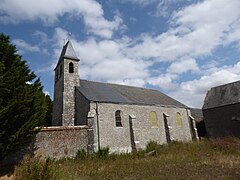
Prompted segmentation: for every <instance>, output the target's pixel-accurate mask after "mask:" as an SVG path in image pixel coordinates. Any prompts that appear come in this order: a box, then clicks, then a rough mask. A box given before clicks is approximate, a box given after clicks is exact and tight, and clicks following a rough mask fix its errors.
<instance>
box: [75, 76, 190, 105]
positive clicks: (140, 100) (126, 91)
mask: <svg viewBox="0 0 240 180" xmlns="http://www.w3.org/2000/svg"><path fill="white" fill-rule="evenodd" d="M77 90H79V91H80V92H81V93H82V94H83V95H84V96H85V97H86V98H87V99H88V100H90V101H94V102H112V103H126V104H139V105H163V106H172V107H184V108H186V107H187V106H185V105H184V104H182V103H180V102H178V101H177V100H175V99H173V98H171V97H169V96H167V95H166V94H163V93H161V92H159V91H157V90H153V89H146V88H139V87H132V86H124V85H117V84H109V83H100V82H93V81H87V80H80V86H79V87H77Z"/></svg>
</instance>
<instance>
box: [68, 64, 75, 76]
mask: <svg viewBox="0 0 240 180" xmlns="http://www.w3.org/2000/svg"><path fill="white" fill-rule="evenodd" d="M68 72H69V73H71V74H72V73H74V64H73V62H70V63H69V64H68Z"/></svg>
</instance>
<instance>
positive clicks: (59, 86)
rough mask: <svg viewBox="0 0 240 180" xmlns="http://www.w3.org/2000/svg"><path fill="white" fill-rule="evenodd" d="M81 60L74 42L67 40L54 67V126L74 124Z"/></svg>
mask: <svg viewBox="0 0 240 180" xmlns="http://www.w3.org/2000/svg"><path fill="white" fill-rule="evenodd" d="M79 61H80V60H79V59H78V58H77V56H76V53H75V51H74V49H73V46H72V43H71V42H70V41H67V43H66V44H65V45H64V46H63V49H62V52H61V55H60V57H59V60H58V63H57V66H56V67H55V69H54V71H55V83H54V102H53V119H52V125H53V126H74V121H75V87H76V86H80V79H79V75H78V63H79Z"/></svg>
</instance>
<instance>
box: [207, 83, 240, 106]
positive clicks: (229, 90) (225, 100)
mask: <svg viewBox="0 0 240 180" xmlns="http://www.w3.org/2000/svg"><path fill="white" fill-rule="evenodd" d="M236 103H240V81H236V82H232V83H229V84H224V85H221V86H217V87H213V88H211V89H210V90H209V91H208V92H207V95H206V97H205V100H204V105H203V109H209V108H214V107H220V106H225V105H230V104H236Z"/></svg>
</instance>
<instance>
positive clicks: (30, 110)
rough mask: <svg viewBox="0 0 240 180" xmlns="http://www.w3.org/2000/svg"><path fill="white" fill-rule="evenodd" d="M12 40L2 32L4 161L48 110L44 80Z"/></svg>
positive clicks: (0, 151) (0, 135) (0, 132)
mask: <svg viewBox="0 0 240 180" xmlns="http://www.w3.org/2000/svg"><path fill="white" fill-rule="evenodd" d="M9 39H10V38H9V36H6V35H4V34H0V160H2V159H4V158H5V157H7V156H8V155H9V154H10V153H13V152H15V151H17V150H18V149H19V148H21V147H22V146H23V145H25V144H26V143H27V142H30V140H31V138H32V137H34V135H35V134H36V132H37V130H36V128H35V127H37V126H42V125H43V124H44V123H45V116H46V112H47V104H46V96H45V95H44V93H43V92H42V85H41V83H40V80H39V79H36V75H35V74H34V73H33V72H31V70H30V69H29V67H28V65H27V64H26V61H23V60H21V56H19V55H18V54H17V53H16V52H17V50H16V47H15V46H14V45H12V44H10V40H9Z"/></svg>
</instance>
